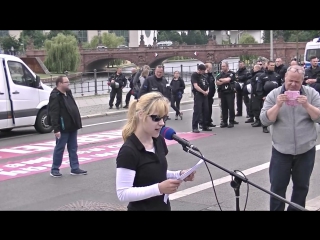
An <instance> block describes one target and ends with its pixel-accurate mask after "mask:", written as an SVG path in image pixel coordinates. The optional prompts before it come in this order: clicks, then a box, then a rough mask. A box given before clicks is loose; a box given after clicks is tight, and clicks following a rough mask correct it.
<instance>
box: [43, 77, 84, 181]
mask: <svg viewBox="0 0 320 240" xmlns="http://www.w3.org/2000/svg"><path fill="white" fill-rule="evenodd" d="M69 85H70V82H69V79H68V77H66V76H60V77H58V78H57V80H56V87H55V88H54V89H53V90H52V92H51V94H50V98H49V110H48V119H47V120H48V124H49V125H51V126H52V127H53V132H54V135H55V138H56V146H55V148H54V151H53V161H52V167H51V172H50V175H51V176H52V177H61V176H62V174H61V173H60V167H61V164H62V159H63V153H64V149H65V147H66V145H67V149H68V153H69V162H70V167H71V173H70V174H72V175H85V174H87V171H84V170H82V169H80V168H79V160H78V155H77V150H78V143H77V133H78V130H79V129H81V128H82V122H81V116H80V112H79V109H78V106H77V104H76V102H75V100H74V98H73V96H72V93H71V90H70V89H69Z"/></svg>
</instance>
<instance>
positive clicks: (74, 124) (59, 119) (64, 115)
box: [48, 88, 82, 133]
mask: <svg viewBox="0 0 320 240" xmlns="http://www.w3.org/2000/svg"><path fill="white" fill-rule="evenodd" d="M66 94H67V96H68V97H69V98H71V101H73V102H74V105H73V104H72V105H71V106H70V105H69V104H68V103H67V101H66V100H65V98H64V96H63V93H61V92H60V91H59V90H58V89H57V88H54V89H53V90H52V91H51V94H50V98H49V109H48V124H49V125H51V126H53V131H54V133H57V132H71V131H76V130H78V129H80V128H82V121H81V116H80V112H79V109H78V107H77V104H76V101H75V100H74V98H73V96H72V92H71V90H69V91H68V92H67V93H66Z"/></svg>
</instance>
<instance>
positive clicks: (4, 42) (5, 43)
mask: <svg viewBox="0 0 320 240" xmlns="http://www.w3.org/2000/svg"><path fill="white" fill-rule="evenodd" d="M0 45H1V48H2V49H3V50H5V51H8V50H11V47H13V48H14V50H15V51H18V50H20V49H21V41H19V40H18V39H16V37H15V36H13V37H12V36H5V37H1V38H0Z"/></svg>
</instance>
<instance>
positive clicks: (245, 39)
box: [239, 33, 258, 44]
mask: <svg viewBox="0 0 320 240" xmlns="http://www.w3.org/2000/svg"><path fill="white" fill-rule="evenodd" d="M252 43H258V42H257V41H256V40H255V39H254V37H253V36H251V35H250V34H249V33H243V34H242V35H241V37H240V39H239V44H252Z"/></svg>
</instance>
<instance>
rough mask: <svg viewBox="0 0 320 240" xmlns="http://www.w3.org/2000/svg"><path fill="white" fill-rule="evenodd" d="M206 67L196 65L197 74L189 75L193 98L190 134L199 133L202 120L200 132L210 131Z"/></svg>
mask: <svg viewBox="0 0 320 240" xmlns="http://www.w3.org/2000/svg"><path fill="white" fill-rule="evenodd" d="M205 71H206V67H205V65H203V64H200V65H198V70H197V72H194V73H192V75H191V90H192V92H193V96H194V105H193V116H192V132H194V133H199V132H200V131H199V123H200V121H201V118H202V131H212V129H210V128H209V127H208V125H209V122H208V119H209V118H208V113H209V110H208V94H209V82H208V80H207V76H206V75H204V73H205Z"/></svg>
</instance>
